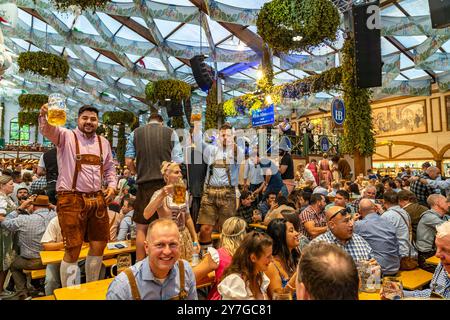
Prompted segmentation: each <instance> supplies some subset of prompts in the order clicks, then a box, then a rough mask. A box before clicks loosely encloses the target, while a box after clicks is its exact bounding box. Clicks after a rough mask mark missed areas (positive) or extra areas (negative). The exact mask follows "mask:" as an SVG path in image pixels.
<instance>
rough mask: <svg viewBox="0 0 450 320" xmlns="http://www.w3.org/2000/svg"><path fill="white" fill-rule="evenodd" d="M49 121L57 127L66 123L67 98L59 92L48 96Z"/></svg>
mask: <svg viewBox="0 0 450 320" xmlns="http://www.w3.org/2000/svg"><path fill="white" fill-rule="evenodd" d="M47 121H48V123H49V124H51V125H52V126H55V127H61V126H64V125H65V124H66V98H65V97H64V96H63V95H62V94H59V93H52V94H50V95H49V96H48V114H47Z"/></svg>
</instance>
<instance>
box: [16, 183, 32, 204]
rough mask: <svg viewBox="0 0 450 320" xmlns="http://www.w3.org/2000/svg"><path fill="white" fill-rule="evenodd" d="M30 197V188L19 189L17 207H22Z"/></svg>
mask: <svg viewBox="0 0 450 320" xmlns="http://www.w3.org/2000/svg"><path fill="white" fill-rule="evenodd" d="M29 196H30V192H29V191H28V188H25V187H20V188H19V189H17V195H16V197H17V205H18V206H20V205H21V204H22V203H23V202H24V201H25V200H27V199H28V197H29Z"/></svg>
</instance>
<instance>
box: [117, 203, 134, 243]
mask: <svg viewBox="0 0 450 320" xmlns="http://www.w3.org/2000/svg"><path fill="white" fill-rule="evenodd" d="M134 203H135V199H133V198H130V199H126V200H124V201H123V206H122V214H123V215H124V217H123V219H122V221H120V225H119V231H118V232H117V241H124V240H126V239H127V238H128V235H129V234H130V233H131V229H132V228H136V224H135V223H134V221H133V214H134ZM128 239H131V238H128Z"/></svg>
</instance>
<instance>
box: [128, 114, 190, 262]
mask: <svg viewBox="0 0 450 320" xmlns="http://www.w3.org/2000/svg"><path fill="white" fill-rule="evenodd" d="M163 161H169V162H170V161H174V162H176V163H182V162H183V152H182V150H181V146H180V141H179V139H178V135H177V134H176V132H175V131H174V130H172V129H171V128H168V127H164V126H163V118H162V117H161V115H159V114H157V113H152V114H151V115H150V118H149V123H148V124H147V125H145V126H141V127H139V128H137V129H135V130H134V131H133V132H132V133H131V134H130V136H129V137H128V142H127V150H126V152H125V162H126V164H127V167H128V168H129V169H130V171H131V174H132V175H136V174H137V180H136V184H137V194H136V202H135V207H134V215H133V221H134V222H135V223H136V260H137V261H140V260H142V259H144V258H145V256H146V252H145V248H144V242H145V238H146V235H147V229H148V225H149V224H150V222H152V221H153V220H155V219H157V217H158V215H156V214H155V215H153V216H152V217H151V218H150V219H148V220H147V219H145V218H144V209H145V207H146V206H147V204H148V203H149V202H150V199H151V198H152V196H153V193H154V192H155V191H156V190H159V189H161V188H162V187H164V186H165V185H166V183H165V182H164V180H163V177H162V175H161V170H160V167H161V163H163Z"/></svg>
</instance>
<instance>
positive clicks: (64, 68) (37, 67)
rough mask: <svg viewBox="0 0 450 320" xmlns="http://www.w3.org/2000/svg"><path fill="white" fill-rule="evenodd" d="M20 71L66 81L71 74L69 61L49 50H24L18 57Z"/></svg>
mask: <svg viewBox="0 0 450 320" xmlns="http://www.w3.org/2000/svg"><path fill="white" fill-rule="evenodd" d="M17 63H18V65H19V72H25V71H31V72H33V73H37V74H40V75H42V76H49V77H51V78H52V79H60V80H62V81H65V80H66V79H67V75H68V74H69V69H70V68H69V63H68V62H67V60H66V59H64V58H62V57H60V56H57V55H55V54H51V53H47V52H42V51H38V52H31V51H28V52H22V53H21V54H20V55H19V58H18V59H17Z"/></svg>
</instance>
